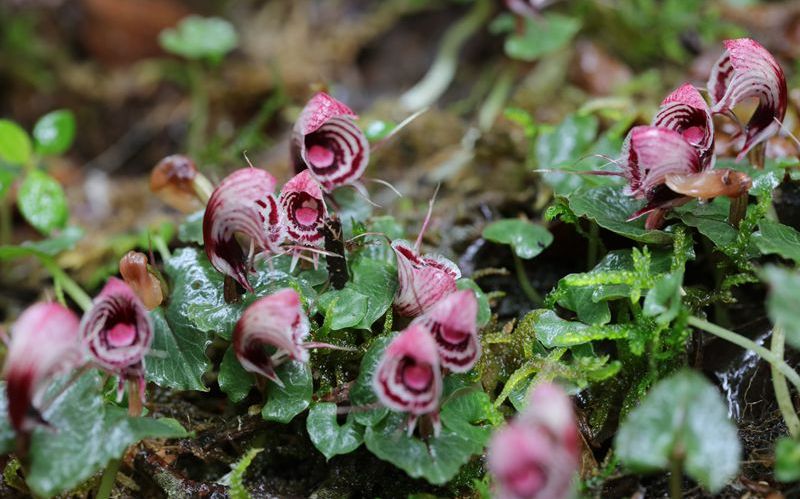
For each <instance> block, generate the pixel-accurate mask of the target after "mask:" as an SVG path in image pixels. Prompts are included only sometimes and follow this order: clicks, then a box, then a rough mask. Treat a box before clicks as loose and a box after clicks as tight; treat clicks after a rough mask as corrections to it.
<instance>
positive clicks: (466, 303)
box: [414, 289, 481, 372]
mask: <svg viewBox="0 0 800 499" xmlns="http://www.w3.org/2000/svg"><path fill="white" fill-rule="evenodd" d="M477 317H478V300H477V299H476V298H475V293H474V292H473V291H472V290H469V289H465V290H462V291H455V292H453V293H450V294H449V295H447V296H445V297H444V298H442V299H441V300H440V301H439V302H437V303H436V304H435V305H434V306H433V307H431V309H430V310H428V311H427V312H426V313H425V314H423V315H421V316H419V317H417V318H416V319H414V323H419V324H423V325H424V326H425V327H427V328H428V329H429V330H430V332H431V334H432V335H433V338H434V340H435V341H436V346H437V348H438V351H439V356H440V358H441V363H442V366H443V367H446V368H448V369H450V370H451V371H453V372H466V371H469V370H470V369H472V367H473V366H474V365H475V363H476V362H478V359H479V358H480V355H481V344H480V341H479V339H478V325H477Z"/></svg>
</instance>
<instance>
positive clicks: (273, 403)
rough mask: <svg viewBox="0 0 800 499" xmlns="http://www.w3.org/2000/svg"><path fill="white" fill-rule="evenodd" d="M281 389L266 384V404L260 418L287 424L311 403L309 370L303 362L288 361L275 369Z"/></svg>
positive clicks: (270, 382)
mask: <svg viewBox="0 0 800 499" xmlns="http://www.w3.org/2000/svg"><path fill="white" fill-rule="evenodd" d="M275 373H276V374H277V375H278V379H280V380H281V381H282V382H283V387H280V386H278V385H277V384H275V383H273V382H272V381H268V382H267V398H268V400H267V403H266V404H264V407H263V408H262V409H261V416H262V417H263V418H264V419H266V420H267V421H277V422H279V423H284V424H286V423H288V422H289V421H291V420H292V419H293V418H294V417H295V416H297V415H298V414H300V413H301V412H303V411H304V410H305V409H306V407H308V405H309V404H310V403H311V395H312V394H313V392H314V385H313V380H312V379H311V368H310V367H308V364H306V363H304V362H296V361H290V362H286V363H285V364H282V365H281V366H280V367H278V368H277V369H275Z"/></svg>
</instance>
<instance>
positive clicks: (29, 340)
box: [3, 303, 81, 433]
mask: <svg viewBox="0 0 800 499" xmlns="http://www.w3.org/2000/svg"><path fill="white" fill-rule="evenodd" d="M78 325H79V321H78V316H77V315H75V313H73V312H72V311H71V310H69V309H67V308H64V307H63V306H61V305H59V304H57V303H36V304H34V305H31V306H30V307H28V308H27V309H26V310H25V311H24V312H23V313H22V315H21V316H20V317H19V319H17V322H15V323H14V325H13V326H12V327H11V344H10V345H9V347H8V352H7V353H6V362H5V365H4V366H3V378H4V379H5V380H6V382H7V385H6V391H7V396H8V416H9V419H10V420H11V425H12V426H13V427H14V430H15V431H17V432H18V433H27V432H30V431H31V430H33V429H34V428H35V427H36V425H37V424H39V423H41V422H42V417H41V415H40V414H39V411H38V410H37V409H38V406H39V405H40V404H41V402H42V401H41V398H42V396H43V395H44V392H45V390H46V389H47V386H48V384H49V382H50V381H51V380H52V379H53V378H54V377H55V376H57V375H59V374H61V373H64V372H66V371H68V370H70V369H72V368H74V367H77V365H78V364H79V362H80V358H81V356H80V348H79V343H78Z"/></svg>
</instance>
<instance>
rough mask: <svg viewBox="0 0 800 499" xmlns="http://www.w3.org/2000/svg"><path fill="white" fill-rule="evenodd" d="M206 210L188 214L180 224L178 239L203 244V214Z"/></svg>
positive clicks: (183, 241)
mask: <svg viewBox="0 0 800 499" xmlns="http://www.w3.org/2000/svg"><path fill="white" fill-rule="evenodd" d="M205 214H206V210H200V211H196V212H194V213H191V214H189V215H187V216H186V218H185V219H184V221H183V223H182V224H180V225H179V226H178V240H179V241H180V242H182V243H187V244H199V245H202V244H203V216H204V215H205Z"/></svg>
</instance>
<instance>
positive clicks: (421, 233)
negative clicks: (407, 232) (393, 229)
mask: <svg viewBox="0 0 800 499" xmlns="http://www.w3.org/2000/svg"><path fill="white" fill-rule="evenodd" d="M441 186H442V184H441V183H438V184H436V190H435V191H433V196H431V200H430V201H428V213H427V215H425V221H424V222H422V228H421V229H420V231H419V234H418V235H417V240H416V241H415V242H414V251H417V252H419V247H420V245H421V244H422V236H424V235H425V231H426V230H427V229H428V224H429V223H430V221H431V215H432V214H433V203H435V202H436V195H437V194H439V188H440V187H441Z"/></svg>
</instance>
